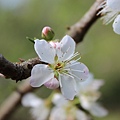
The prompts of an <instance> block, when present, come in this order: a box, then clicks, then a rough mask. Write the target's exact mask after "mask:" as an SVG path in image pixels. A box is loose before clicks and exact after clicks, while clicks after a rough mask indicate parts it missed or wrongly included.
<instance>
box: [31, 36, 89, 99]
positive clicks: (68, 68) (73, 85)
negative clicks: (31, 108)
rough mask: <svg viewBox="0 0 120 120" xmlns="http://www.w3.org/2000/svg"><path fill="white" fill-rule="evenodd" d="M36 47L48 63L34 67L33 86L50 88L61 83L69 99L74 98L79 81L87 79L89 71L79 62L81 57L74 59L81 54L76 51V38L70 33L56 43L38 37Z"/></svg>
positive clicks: (40, 56) (32, 74)
mask: <svg viewBox="0 0 120 120" xmlns="http://www.w3.org/2000/svg"><path fill="white" fill-rule="evenodd" d="M34 47H35V51H36V53H37V54H38V56H39V58H40V59H41V61H43V62H45V63H47V65H45V64H37V65H35V66H34V67H33V69H32V72H31V78H30V84H31V86H33V87H39V86H41V85H43V84H45V86H47V87H48V88H51V87H52V89H55V88H57V87H59V85H60V88H61V92H62V94H63V95H64V96H65V97H66V98H67V99H70V100H73V98H74V96H75V95H76V94H77V83H78V82H80V81H83V80H85V79H86V78H87V76H88V73H89V72H88V71H89V70H88V68H87V67H86V66H85V65H84V64H83V63H80V62H77V61H78V60H79V59H77V60H72V59H73V58H74V57H76V56H77V55H79V54H78V53H74V52H75V42H74V40H73V39H72V38H71V37H70V36H68V35H66V36H65V37H63V39H62V40H61V42H56V43H53V42H52V43H48V42H46V41H45V40H38V39H37V40H35V45H34ZM51 80H52V81H51ZM56 80H57V81H58V82H56ZM54 81H55V83H54ZM49 82H50V83H49Z"/></svg>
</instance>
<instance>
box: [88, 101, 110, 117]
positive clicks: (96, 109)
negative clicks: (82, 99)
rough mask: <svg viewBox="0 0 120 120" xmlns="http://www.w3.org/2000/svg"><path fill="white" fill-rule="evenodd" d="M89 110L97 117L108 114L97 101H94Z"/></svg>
mask: <svg viewBox="0 0 120 120" xmlns="http://www.w3.org/2000/svg"><path fill="white" fill-rule="evenodd" d="M89 111H90V113H91V114H92V115H94V116H97V117H104V116H106V115H107V114H108V111H107V110H106V109H105V108H104V107H102V106H101V105H100V104H98V103H94V104H93V105H92V106H91V108H90V110H89Z"/></svg>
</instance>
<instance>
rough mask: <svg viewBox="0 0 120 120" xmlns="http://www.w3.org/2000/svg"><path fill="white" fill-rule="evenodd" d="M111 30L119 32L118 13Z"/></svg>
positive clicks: (119, 16) (119, 20)
mask: <svg viewBox="0 0 120 120" xmlns="http://www.w3.org/2000/svg"><path fill="white" fill-rule="evenodd" d="M113 31H114V32H115V33H117V34H120V15H118V16H117V17H116V19H115V20H114V22H113Z"/></svg>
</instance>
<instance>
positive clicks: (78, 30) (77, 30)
mask: <svg viewBox="0 0 120 120" xmlns="http://www.w3.org/2000/svg"><path fill="white" fill-rule="evenodd" d="M103 1H104V0H96V2H95V3H94V4H93V5H92V6H91V8H90V9H89V10H88V12H87V13H86V14H85V15H84V16H83V17H82V19H80V21H78V22H77V23H75V24H74V25H72V26H71V27H68V34H69V35H70V36H71V37H72V38H73V39H74V40H75V41H76V43H79V42H81V41H82V40H83V38H84V36H85V34H86V33H87V31H88V30H89V28H90V27H91V26H92V25H93V23H95V21H96V20H97V19H98V18H99V17H100V16H97V15H96V14H97V12H98V11H99V9H98V6H99V5H100V4H101V3H102V2H103Z"/></svg>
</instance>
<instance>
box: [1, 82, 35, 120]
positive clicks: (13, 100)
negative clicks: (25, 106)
mask: <svg viewBox="0 0 120 120" xmlns="http://www.w3.org/2000/svg"><path fill="white" fill-rule="evenodd" d="M32 90H34V89H33V88H32V87H31V86H30V85H29V81H28V80H26V81H25V82H23V83H22V84H20V85H19V86H18V88H17V89H16V90H15V91H14V92H12V94H11V95H10V96H9V97H8V98H7V99H6V100H5V101H4V102H3V103H2V105H1V106H0V120H5V119H6V120H8V118H9V115H10V113H11V112H13V111H14V110H15V108H16V107H17V105H19V103H20V101H21V98H22V96H23V95H24V94H26V93H28V92H30V91H32Z"/></svg>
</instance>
